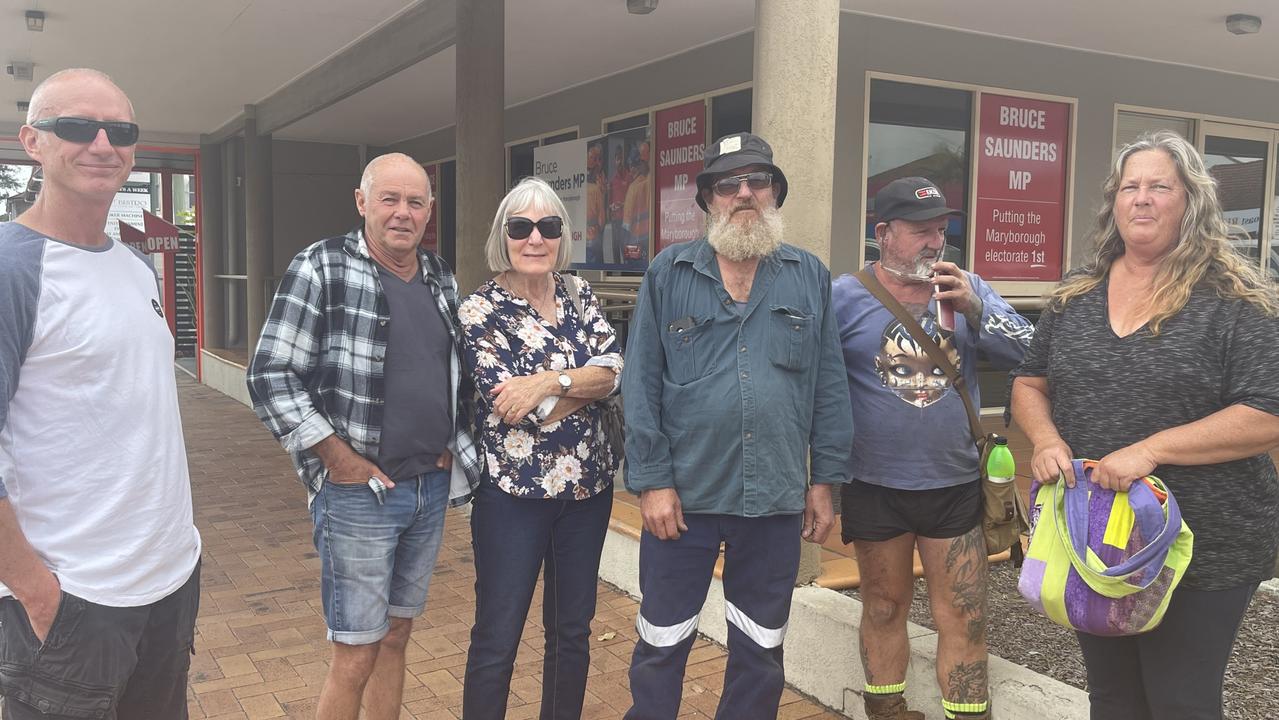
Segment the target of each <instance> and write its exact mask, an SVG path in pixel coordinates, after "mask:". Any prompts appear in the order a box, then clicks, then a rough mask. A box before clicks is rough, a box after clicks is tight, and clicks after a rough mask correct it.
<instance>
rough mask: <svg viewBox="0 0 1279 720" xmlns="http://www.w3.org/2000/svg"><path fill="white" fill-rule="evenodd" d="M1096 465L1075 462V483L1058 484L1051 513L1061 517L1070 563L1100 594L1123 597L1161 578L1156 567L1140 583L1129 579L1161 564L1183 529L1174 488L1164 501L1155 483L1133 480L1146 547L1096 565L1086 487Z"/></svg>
mask: <svg viewBox="0 0 1279 720" xmlns="http://www.w3.org/2000/svg"><path fill="white" fill-rule="evenodd" d="M1095 464H1096V463H1093V462H1091V461H1084V460H1075V461H1074V463H1073V465H1074V473H1075V487H1073V488H1072V487H1069V486H1066V485H1065V483H1061V482H1058V483H1055V485H1054V493H1055V495H1054V498H1053V512H1054V514H1055V515H1056V517H1057V523H1056V525H1057V532H1058V535H1059V538H1060V540H1061V545H1062V547H1064V548H1065V549H1066V551H1067V553H1068V554H1069V557H1070V564H1071V566H1072V567H1074V568H1075V572H1077V573H1079V577H1080V578H1081V579H1082V580H1083V581H1084V582H1086V583H1087V584H1088V586H1089V587H1090V588H1092V589H1093V590H1094V591H1096V592H1097V593H1098V594H1101V595H1104V596H1106V597H1110V598H1120V597H1124V596H1127V595H1131V594H1133V593H1135V592H1138V591H1141V590H1145V589H1146V588H1148V587H1150V585H1152V584H1153V583H1154V582H1155V580H1156V579H1158V577H1159V573H1158V572H1150V573H1147V574H1146V576H1145V577H1144V578H1142V580H1141V582H1140V583H1139V584H1132V583H1129V582H1128V579H1129V578H1130V577H1131V576H1132V575H1133V574H1135V573H1137V572H1139V571H1141V570H1144V569H1147V568H1160V567H1163V565H1164V561H1165V560H1166V559H1167V557H1168V552H1169V551H1170V550H1171V548H1172V545H1173V543H1174V542H1175V541H1176V540H1177V536H1178V534H1179V533H1180V532H1181V509H1180V507H1178V505H1177V500H1176V498H1174V497H1173V496H1172V494H1171V493H1167V494H1166V495H1165V497H1164V502H1163V503H1160V501H1159V498H1158V497H1157V495H1156V492H1155V489H1154V488H1152V487H1151V486H1150V485H1148V484H1147V483H1145V482H1138V483H1134V484H1133V485H1132V487H1131V488H1130V489H1129V491H1128V504H1129V506H1130V507H1131V508H1132V511H1133V515H1134V516H1135V522H1136V525H1137V527H1138V528H1139V529H1140V530H1141V533H1142V536H1143V537H1145V538H1149V540H1148V541H1147V544H1146V546H1145V547H1143V548H1142V549H1141V550H1139V551H1137V552H1136V553H1134V554H1133V555H1132V556H1131V557H1129V558H1127V559H1126V560H1124V561H1123V562H1121V563H1118V564H1116V565H1114V566H1112V567H1104V566H1103V569H1098V568H1096V567H1094V562H1090V558H1093V557H1095V554H1092V553H1091V551H1090V550H1089V548H1088V526H1089V524H1088V515H1089V508H1088V505H1089V490H1088V488H1089V484H1090V483H1091V482H1092V481H1091V479H1090V478H1089V472H1090V471H1091V469H1092V467H1093V466H1094V465H1095ZM1165 507H1166V508H1167V514H1166V516H1165V512H1164V509H1165ZM1096 562H1098V563H1099V562H1100V561H1096Z"/></svg>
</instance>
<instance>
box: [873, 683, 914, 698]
mask: <svg viewBox="0 0 1279 720" xmlns="http://www.w3.org/2000/svg"><path fill="white" fill-rule="evenodd" d="M866 692H867V693H868V694H870V695H897V694H899V693H903V692H906V683H905V681H903V682H899V683H897V684H896V685H871V684H870V683H866Z"/></svg>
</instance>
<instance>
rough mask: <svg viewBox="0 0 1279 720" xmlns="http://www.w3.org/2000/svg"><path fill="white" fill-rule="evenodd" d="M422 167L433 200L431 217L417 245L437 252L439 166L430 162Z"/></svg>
mask: <svg viewBox="0 0 1279 720" xmlns="http://www.w3.org/2000/svg"><path fill="white" fill-rule="evenodd" d="M422 167H424V168H426V179H427V180H428V181H430V184H431V197H433V198H435V202H434V203H433V204H432V205H431V218H430V219H429V220H427V221H426V230H425V231H424V232H423V233H422V242H421V243H419V245H421V246H422V248H423V249H426V250H430V251H431V252H433V253H438V252H439V251H440V220H439V217H440V200H439V197H440V166H439V165H438V164H436V163H431V164H430V165H423V166H422Z"/></svg>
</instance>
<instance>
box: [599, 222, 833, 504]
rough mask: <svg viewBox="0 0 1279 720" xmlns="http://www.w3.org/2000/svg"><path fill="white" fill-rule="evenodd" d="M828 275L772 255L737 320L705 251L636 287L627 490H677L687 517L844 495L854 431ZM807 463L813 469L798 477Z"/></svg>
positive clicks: (804, 256) (809, 258)
mask: <svg viewBox="0 0 1279 720" xmlns="http://www.w3.org/2000/svg"><path fill="white" fill-rule="evenodd" d="M830 291H831V286H830V271H829V270H827V269H826V266H825V265H823V264H822V263H821V261H820V260H818V259H817V258H816V256H814V255H812V254H811V253H807V252H804V251H803V250H800V249H798V248H795V247H792V246H790V245H782V246H781V247H779V248H778V249H777V250H776V251H775V252H773V253H772V254H771V255H769V256H768V257H765V258H763V259H762V260H760V262H759V267H758V269H756V271H755V280H754V283H753V284H752V286H751V293H750V301H749V302H748V303H747V305H746V308H745V309H744V310H740V311H739V310H738V308H737V306H736V304H735V303H734V302H733V298H732V297H731V296H730V295H729V294H728V291H727V290H725V288H724V283H723V281H722V279H721V277H720V273H719V264H718V263H717V262H716V260H715V251H714V250H713V249H712V248H711V246H710V244H709V243H708V242H707V241H706V239H705V238H702V239H701V240H697V241H694V242H689V243H686V244H682V245H676V246H674V247H671V248H667V249H666V250H664V251H662V252H661V254H659V255H658V256H657V257H656V258H654V259H653V262H652V264H650V265H649V268H648V272H647V273H645V275H644V282H643V284H642V285H640V291H639V301H638V303H637V305H636V308H635V317H634V320H633V321H632V323H631V330H630V337H629V338H628V340H627V345H626V369H625V370H624V371H623V373H622V394H623V396H624V398H625V402H624V403H623V404H624V407H625V413H626V464H627V468H626V478H625V479H626V488H627V489H628V490H630V491H631V492H634V493H639V492H642V491H644V490H652V489H657V488H675V490H676V491H677V492H678V493H679V498H680V504H681V505H682V507H683V511H684V512H686V513H720V514H726V515H738V516H744V517H758V516H764V515H779V514H789V513H799V512H803V510H804V500H805V494H806V492H807V490H808V480H809V471H810V468H811V473H812V482H814V483H825V484H833V483H842V482H846V481H847V462H848V454H849V452H850V450H851V448H852V439H853V437H852V436H853V417H852V412H851V410H850V408H849V406H848V378H847V375H846V374H845V372H844V361H843V358H842V356H841V352H840V345H839V333H838V329H837V327H836V325H835V316H834V313H833V312H832V311H831V304H830V297H831V295H830ZM810 462H811V465H810Z"/></svg>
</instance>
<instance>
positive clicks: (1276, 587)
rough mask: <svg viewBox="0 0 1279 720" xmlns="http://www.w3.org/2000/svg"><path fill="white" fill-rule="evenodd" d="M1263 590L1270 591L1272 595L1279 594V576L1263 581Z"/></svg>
mask: <svg viewBox="0 0 1279 720" xmlns="http://www.w3.org/2000/svg"><path fill="white" fill-rule="evenodd" d="M1261 590H1262V592H1268V593H1270V594H1271V595H1279V577H1277V578H1271V579H1270V580H1267V581H1265V582H1263V583H1261Z"/></svg>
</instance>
